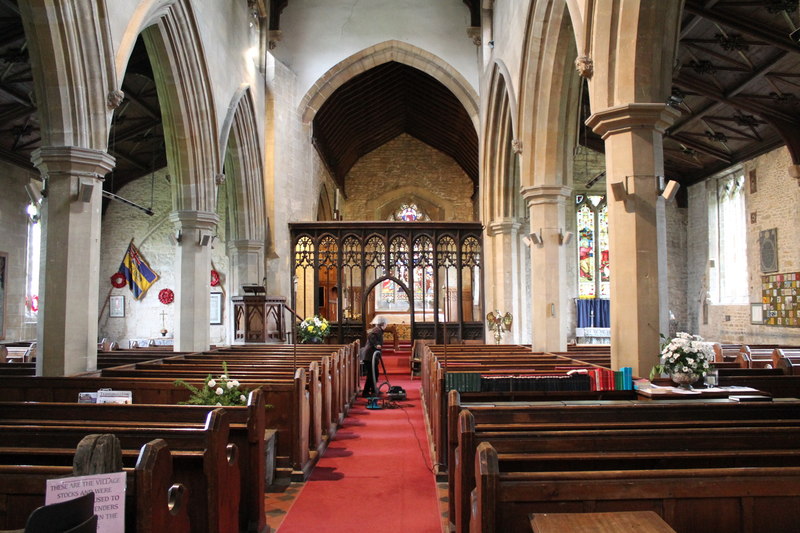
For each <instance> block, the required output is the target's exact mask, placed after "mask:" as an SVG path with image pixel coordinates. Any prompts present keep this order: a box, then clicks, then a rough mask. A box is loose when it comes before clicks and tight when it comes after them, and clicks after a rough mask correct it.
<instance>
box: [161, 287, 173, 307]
mask: <svg viewBox="0 0 800 533" xmlns="http://www.w3.org/2000/svg"><path fill="white" fill-rule="evenodd" d="M158 301H159V302H161V303H162V304H164V305H169V304H171V303H172V302H173V301H175V293H174V292H172V289H161V290H160V291H159V292H158Z"/></svg>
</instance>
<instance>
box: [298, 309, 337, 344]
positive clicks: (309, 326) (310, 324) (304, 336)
mask: <svg viewBox="0 0 800 533" xmlns="http://www.w3.org/2000/svg"><path fill="white" fill-rule="evenodd" d="M330 334H331V326H330V324H329V323H328V321H327V320H325V319H324V318H322V317H321V316H319V315H314V316H311V317H308V318H306V319H305V320H303V321H302V322H300V325H299V326H298V327H297V335H298V337H300V342H313V340H312V339H320V340H322V339H324V338H325V337H327V336H328V335H330Z"/></svg>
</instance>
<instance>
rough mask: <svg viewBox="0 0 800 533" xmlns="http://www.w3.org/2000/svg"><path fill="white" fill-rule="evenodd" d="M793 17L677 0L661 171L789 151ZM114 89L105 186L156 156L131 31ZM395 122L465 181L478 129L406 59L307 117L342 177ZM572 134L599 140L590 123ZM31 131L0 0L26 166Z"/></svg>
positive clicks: (0, 117) (12, 117) (160, 160)
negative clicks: (669, 122)
mask: <svg viewBox="0 0 800 533" xmlns="http://www.w3.org/2000/svg"><path fill="white" fill-rule="evenodd" d="M463 1H464V4H465V5H466V8H467V10H468V12H469V19H468V20H469V24H472V25H478V24H479V23H480V2H479V0H463ZM288 5H289V0H270V14H269V16H270V20H269V27H270V28H271V29H279V22H280V20H279V17H280V12H281V11H282V10H283V9H284V8H286V7H287V6H288ZM798 27H800V14H799V13H798V0H717V1H715V0H702V1H701V0H686V1H685V4H684V12H683V15H682V21H681V34H680V44H679V51H678V60H677V64H676V68H675V70H674V77H673V97H674V98H672V99H671V100H672V105H673V106H674V107H675V108H676V109H679V110H680V111H681V117H680V118H678V119H677V121H676V122H675V124H674V125H673V126H672V127H671V128H670V129H669V130H668V131H667V133H666V135H665V137H664V161H665V172H666V174H667V175H668V177H670V178H671V179H676V180H678V181H680V182H681V183H682V184H683V185H691V184H692V183H696V182H697V181H700V180H702V179H704V178H706V177H708V176H709V175H712V174H714V173H715V172H718V171H720V170H722V169H724V168H726V167H728V166H730V165H732V164H735V163H737V162H740V161H743V160H746V159H749V158H751V157H753V156H756V155H758V154H761V153H764V152H766V151H768V150H771V149H774V148H776V147H778V146H780V145H783V144H786V145H787V147H788V148H789V151H790V153H791V155H792V158H793V160H794V162H795V163H800V95H798V92H799V91H800V46H798V44H797V40H798V38H797V37H796V36H795V37H794V38H793V37H791V36H790V35H791V34H792V32H795V31H796V30H797V29H798ZM464 38H465V39H466V38H467V37H466V34H465V36H464ZM279 46H280V45H279ZM122 90H123V91H124V92H125V100H124V102H123V103H122V105H121V106H120V108H119V109H117V111H116V112H115V116H114V120H113V123H112V131H111V136H110V138H109V151H110V152H111V153H112V155H114V156H115V157H116V158H117V166H116V169H115V170H114V172H113V173H112V174H111V175H109V176H107V179H106V184H105V186H104V188H105V189H106V190H109V191H111V192H117V191H118V190H119V188H120V187H121V186H122V185H124V184H125V183H127V182H129V181H130V180H132V179H137V178H139V177H142V176H147V175H149V174H151V173H152V171H153V169H158V168H163V167H164V166H166V154H165V150H164V141H163V132H162V128H161V112H160V105H159V102H158V95H157V93H156V89H155V83H154V81H153V74H152V70H151V67H150V63H149V60H148V58H147V54H146V51H145V49H144V46H143V45H142V43H141V41H140V42H138V43H137V45H136V47H135V48H134V52H133V55H132V57H131V59H130V62H129V65H128V71H127V73H126V75H125V78H124V80H123V84H122ZM401 133H407V134H409V135H412V136H414V137H416V138H418V139H420V140H421V141H423V142H425V143H427V144H429V145H430V146H432V147H434V148H436V149H438V150H440V151H442V152H443V153H446V154H448V155H450V156H451V157H452V158H453V159H454V160H455V161H457V162H458V164H459V165H460V166H461V167H462V168H463V169H464V171H465V172H466V173H467V174H468V175H469V176H470V177H471V178H472V179H473V180H474V182H475V183H476V184H477V176H478V141H477V136H476V135H475V131H474V128H473V126H472V122H471V121H470V120H469V117H468V116H467V114H466V112H465V111H464V109H463V106H461V104H460V103H459V102H458V101H457V99H456V98H455V97H454V96H453V95H452V93H450V92H449V91H448V90H447V89H446V88H445V87H444V86H443V85H441V84H440V83H439V82H438V81H436V80H435V79H433V78H432V77H430V76H428V75H427V74H424V73H422V72H420V71H418V70H416V69H413V68H411V67H407V66H405V65H402V64H399V63H387V64H384V65H381V66H379V67H376V68H374V69H372V70H370V71H368V72H365V73H363V74H361V75H360V76H358V77H356V78H353V79H352V80H350V81H349V82H347V83H346V84H344V85H343V86H342V87H340V88H339V90H337V91H336V92H335V93H334V94H333V95H332V96H331V98H329V100H328V101H327V102H326V103H325V104H324V105H323V107H322V108H321V109H320V111H319V113H318V114H317V116H316V118H315V121H314V140H315V143H316V146H317V148H318V150H319V151H320V153H321V154H322V156H323V158H324V159H325V161H326V163H327V164H328V166H329V168H330V169H331V172H332V173H333V175H334V176H335V178H336V179H337V180H338V181H339V183H340V184H342V185H344V182H343V179H344V176H345V175H346V174H347V171H348V170H349V169H350V168H351V167H352V166H353V164H355V162H356V161H358V159H359V158H360V157H362V156H364V155H365V154H367V153H369V152H370V151H372V150H374V149H375V148H377V147H379V146H381V145H382V144H384V143H386V142H387V141H389V140H391V139H393V138H394V137H396V136H397V135H400V134H401ZM582 140H585V141H588V143H589V144H590V145H591V144H594V147H598V146H599V147H601V148H602V143H592V141H593V138H592V135H591V134H587V135H582ZM594 140H595V141H596V140H597V139H594ZM40 143H41V137H40V133H39V121H38V116H37V113H36V98H35V95H34V91H33V80H32V75H31V68H30V62H29V58H28V52H27V43H26V39H25V34H24V31H23V28H22V22H21V18H20V14H19V8H18V7H17V0H0V159H2V160H4V161H6V162H9V163H11V164H14V165H17V166H20V167H23V168H26V169H32V165H31V162H30V156H31V152H32V151H33V150H35V149H36V148H38V147H39V145H40Z"/></svg>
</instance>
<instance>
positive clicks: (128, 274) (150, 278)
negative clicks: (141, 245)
mask: <svg viewBox="0 0 800 533" xmlns="http://www.w3.org/2000/svg"><path fill="white" fill-rule="evenodd" d="M119 271H120V272H122V274H123V275H124V276H125V279H126V280H128V287H129V288H130V289H131V292H132V293H133V297H134V299H136V300H141V299H142V298H144V294H145V293H146V292H147V289H149V288H150V286H151V285H152V284H153V283H155V282H156V281H157V280H158V274H156V273H155V272H153V270H152V269H151V268H150V265H148V264H147V261H145V260H144V259H143V258H142V256H141V254H140V253H139V250H137V249H136V246H134V245H133V241H131V243H130V244H129V245H128V251H126V252H125V257H123V258H122V263H121V264H120V265H119Z"/></svg>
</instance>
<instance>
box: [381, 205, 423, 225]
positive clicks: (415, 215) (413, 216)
mask: <svg viewBox="0 0 800 533" xmlns="http://www.w3.org/2000/svg"><path fill="white" fill-rule="evenodd" d="M391 220H399V221H402V222H422V221H425V220H430V217H428V215H426V214H425V213H423V212H422V210H420V208H419V207H417V204H414V203H408V204H403V205H401V206H400V208H399V209H398V210H397V211H395V212H394V213H393V214H392V218H391Z"/></svg>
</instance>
